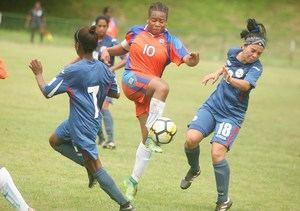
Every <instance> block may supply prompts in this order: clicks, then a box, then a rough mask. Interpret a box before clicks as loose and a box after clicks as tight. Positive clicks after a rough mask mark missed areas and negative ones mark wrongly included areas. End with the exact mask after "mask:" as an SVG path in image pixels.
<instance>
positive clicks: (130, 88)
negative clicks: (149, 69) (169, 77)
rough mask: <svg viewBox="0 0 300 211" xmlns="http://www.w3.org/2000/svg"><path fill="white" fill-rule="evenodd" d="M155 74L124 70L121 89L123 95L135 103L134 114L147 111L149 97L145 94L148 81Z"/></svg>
mask: <svg viewBox="0 0 300 211" xmlns="http://www.w3.org/2000/svg"><path fill="white" fill-rule="evenodd" d="M153 78H156V76H152V75H146V74H143V73H140V72H134V71H128V70H125V71H124V73H123V77H122V89H123V92H124V94H125V96H126V97H127V98H128V99H129V100H131V101H133V102H134V103H135V111H136V116H137V117H138V116H140V115H142V114H144V113H148V112H149V107H150V100H151V98H149V97H147V96H146V92H147V88H148V84H149V82H150V81H151V80H152V79H153Z"/></svg>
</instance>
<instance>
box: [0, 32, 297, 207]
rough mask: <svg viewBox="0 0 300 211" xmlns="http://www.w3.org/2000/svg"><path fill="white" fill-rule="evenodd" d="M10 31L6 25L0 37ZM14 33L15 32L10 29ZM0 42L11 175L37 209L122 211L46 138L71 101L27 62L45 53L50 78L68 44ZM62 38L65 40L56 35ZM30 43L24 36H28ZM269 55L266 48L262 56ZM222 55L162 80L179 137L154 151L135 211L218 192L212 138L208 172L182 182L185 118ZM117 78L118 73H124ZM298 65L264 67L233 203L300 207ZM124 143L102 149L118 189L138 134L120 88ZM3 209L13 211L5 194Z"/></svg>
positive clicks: (185, 203)
mask: <svg viewBox="0 0 300 211" xmlns="http://www.w3.org/2000/svg"><path fill="white" fill-rule="evenodd" d="M1 34H2V35H6V36H7V33H6V32H5V31H0V35H1ZM12 36H16V35H14V33H13V32H12ZM18 39H20V40H19V41H17V42H15V41H8V40H9V39H8V38H7V39H6V41H3V40H1V41H0V46H1V57H2V58H3V59H4V60H5V61H6V63H7V68H8V70H9V77H8V78H7V79H5V80H2V81H0V90H1V98H0V114H1V117H0V134H1V135H0V143H1V147H0V164H1V165H4V166H6V168H7V169H8V170H9V171H10V173H11V174H12V176H13V178H14V181H15V183H16V184H17V185H18V187H19V189H20V190H21V192H22V194H23V196H24V197H25V199H26V200H27V201H28V203H29V204H31V205H32V206H33V207H34V208H36V209H37V210H82V211H84V210H118V206H117V205H116V204H115V203H114V202H113V201H111V200H110V199H109V197H108V196H107V195H106V194H104V192H103V191H101V190H100V189H99V188H98V187H96V188H94V189H92V190H90V189H88V188H87V176H86V173H85V170H84V169H83V168H81V167H78V166H77V165H75V164H74V163H72V162H70V161H69V160H67V159H66V158H64V157H62V156H61V155H60V154H58V153H56V152H55V151H53V150H52V149H51V147H50V146H49V144H48V137H49V136H50V134H51V133H52V132H53V131H54V130H55V128H56V127H57V125H58V124H59V123H60V122H62V121H63V120H64V119H66V118H67V116H68V98H67V96H66V95H61V96H57V97H55V98H52V99H50V100H46V99H44V98H43V97H42V95H41V93H40V91H39V89H38V87H37V85H36V82H35V80H34V78H33V75H32V73H31V72H30V71H29V68H28V64H29V62H30V60H31V59H32V58H38V59H40V60H41V61H42V63H43V65H44V74H45V78H46V79H47V81H49V80H50V79H51V78H52V77H53V76H54V75H55V74H56V73H57V72H58V71H60V70H61V68H62V67H63V66H64V65H65V64H67V63H68V62H69V61H71V60H72V59H73V58H74V57H75V52H74V50H73V48H72V44H71V43H72V41H67V42H68V43H69V44H67V45H66V44H65V45H60V44H57V43H56V44H51V43H49V44H47V43H46V44H34V45H31V44H29V43H27V42H24V41H25V40H26V39H27V36H26V35H25V34H21V35H20V37H18ZM58 39H60V40H61V43H63V41H64V40H66V39H65V38H58ZM22 40H23V41H22ZM262 61H264V55H263V57H262ZM222 64H223V62H212V61H210V60H205V59H204V60H203V61H201V63H200V64H199V65H198V66H197V67H195V68H192V69H189V68H187V67H186V66H184V65H183V66H182V67H180V68H176V67H175V66H174V65H171V66H169V67H168V68H167V69H166V72H165V76H164V78H165V79H166V80H167V81H168V82H169V85H170V88H171V92H170V94H169V97H168V100H167V106H166V110H165V116H167V117H170V118H172V119H173V120H174V121H175V122H176V123H177V126H178V134H177V135H176V140H175V141H174V142H172V143H171V144H169V145H167V146H165V147H164V150H165V152H164V153H163V154H161V155H154V156H153V159H152V161H151V163H150V165H149V167H148V169H147V171H146V173H145V175H144V177H143V178H142V180H141V183H140V186H139V192H138V195H137V197H136V201H135V205H136V207H137V208H138V210H166V211H168V210H169V211H173V210H178V211H193V210H195V211H196V210H212V209H213V208H214V202H215V198H216V193H215V192H216V191H215V181H214V175H213V170H212V166H211V160H210V144H209V139H207V140H205V141H204V142H203V143H202V145H201V165H202V172H203V173H202V175H201V176H200V178H199V179H197V180H196V181H195V182H194V184H193V185H192V187H191V188H190V189H188V190H186V191H182V190H181V189H180V188H179V182H180V180H181V178H182V177H183V176H184V174H185V173H186V170H187V169H188V166H187V163H186V158H185V155H184V153H183V143H184V136H185V131H186V125H187V123H189V121H190V120H191V119H192V117H193V115H194V114H195V112H196V110H197V109H198V107H199V106H200V105H201V104H202V103H203V102H204V101H205V99H206V98H207V97H208V96H209V94H210V93H211V92H212V91H213V90H214V89H215V86H208V87H203V86H202V85H201V83H200V82H201V79H202V77H203V76H204V75H205V74H206V73H208V72H210V71H214V70H216V68H218V67H220V66H221V65H222ZM117 76H118V79H120V77H121V71H119V72H118V73H117ZM299 77H300V72H299V71H298V69H296V68H285V69H284V70H283V69H282V68H281V67H276V66H273V65H266V66H265V68H264V73H263V76H262V78H261V79H260V81H259V83H258V87H257V88H256V89H255V90H254V91H253V93H252V96H251V100H250V108H249V110H248V114H247V118H246V121H245V123H244V125H243V127H242V130H241V131H240V134H239V136H238V138H237V140H236V143H235V144H234V146H233V149H232V151H231V152H230V153H229V156H228V160H229V162H230V165H231V185H230V196H231V197H232V199H233V201H234V205H233V208H232V210H278V211H282V210H291V211H292V210H298V207H299V205H300V204H299V201H298V200H299V198H300V194H299V185H300V180H299V178H300V171H299V164H300V162H299V158H300V154H299V151H300V147H299V139H300V134H299V129H298V127H299V123H300V121H299V116H300V110H299V103H300V101H299V98H298V96H299V90H300V81H299ZM111 111H112V113H113V116H114V121H115V135H116V143H117V149H116V150H115V151H108V150H102V149H100V159H101V161H102V162H103V164H104V166H105V168H106V169H107V170H108V172H109V173H110V174H111V175H112V176H113V178H114V179H115V181H116V183H117V184H118V185H119V186H120V187H121V189H122V191H124V189H123V186H122V181H123V179H124V178H125V177H126V176H128V175H130V173H131V170H132V166H133V162H134V159H135V151H136V148H137V145H138V144H139V141H140V131H139V125H138V122H137V120H136V119H135V117H134V106H133V103H131V102H129V101H128V100H127V99H126V97H125V96H124V95H123V96H121V98H120V99H119V100H116V101H115V103H114V105H113V106H112V107H111ZM0 208H1V210H10V209H9V205H8V203H7V202H6V201H5V200H3V199H1V200H0Z"/></svg>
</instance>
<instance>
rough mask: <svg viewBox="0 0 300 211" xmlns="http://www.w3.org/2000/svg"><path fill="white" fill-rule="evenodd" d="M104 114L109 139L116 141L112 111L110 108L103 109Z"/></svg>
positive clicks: (109, 140)
mask: <svg viewBox="0 0 300 211" xmlns="http://www.w3.org/2000/svg"><path fill="white" fill-rule="evenodd" d="M101 113H102V115H103V120H104V126H105V131H106V134H107V139H108V142H113V141H114V131H113V129H114V128H113V127H114V124H113V118H112V116H111V113H110V111H109V110H102V111H101Z"/></svg>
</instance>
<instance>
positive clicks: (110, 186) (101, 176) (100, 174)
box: [80, 150, 134, 210]
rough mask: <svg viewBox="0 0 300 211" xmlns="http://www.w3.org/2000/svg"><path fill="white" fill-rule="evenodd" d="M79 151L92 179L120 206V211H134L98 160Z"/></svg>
mask: <svg viewBox="0 0 300 211" xmlns="http://www.w3.org/2000/svg"><path fill="white" fill-rule="evenodd" d="M80 151H81V153H82V155H83V158H84V160H85V163H86V165H87V168H88V169H89V171H90V172H92V173H93V175H94V178H95V179H96V180H97V181H98V183H99V185H100V187H101V189H102V190H104V191H105V193H107V195H109V196H110V198H111V199H113V200H114V201H115V202H117V203H118V204H119V205H120V210H122V209H124V208H126V207H127V210H134V208H133V207H132V206H131V204H130V202H129V201H128V200H127V199H126V198H125V197H124V196H123V194H122V193H121V191H120V190H119V188H118V187H117V185H116V184H115V182H114V180H113V179H112V177H111V176H110V175H109V174H108V173H107V172H106V171H105V169H104V168H103V167H102V164H101V162H100V160H99V159H98V158H96V157H95V155H93V156H92V155H91V153H89V152H87V151H85V150H80ZM124 210H126V209H124Z"/></svg>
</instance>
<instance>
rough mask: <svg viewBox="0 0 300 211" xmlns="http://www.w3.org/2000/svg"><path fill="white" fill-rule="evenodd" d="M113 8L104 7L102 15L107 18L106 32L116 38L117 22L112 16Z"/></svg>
mask: <svg viewBox="0 0 300 211" xmlns="http://www.w3.org/2000/svg"><path fill="white" fill-rule="evenodd" d="M112 14H113V9H112V8H111V7H109V6H108V7H104V9H103V15H105V16H107V17H108V18H109V24H108V29H107V32H106V34H107V35H109V36H111V37H112V38H117V36H118V32H119V29H118V23H117V21H116V19H115V18H114V17H112Z"/></svg>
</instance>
